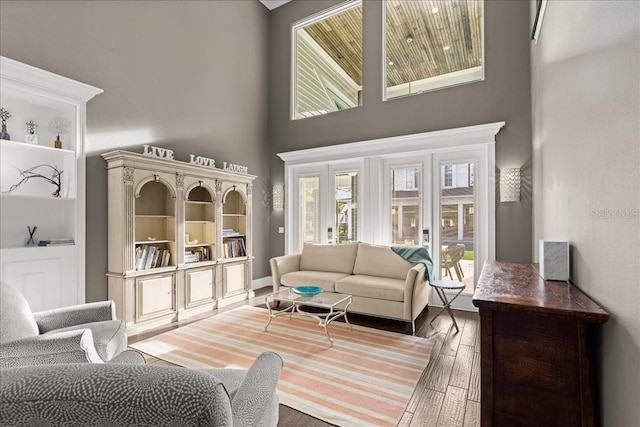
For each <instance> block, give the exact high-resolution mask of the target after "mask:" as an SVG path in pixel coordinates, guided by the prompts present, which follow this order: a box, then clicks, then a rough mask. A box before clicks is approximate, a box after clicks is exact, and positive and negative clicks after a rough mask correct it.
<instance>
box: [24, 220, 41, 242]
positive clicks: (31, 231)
mask: <svg viewBox="0 0 640 427" xmlns="http://www.w3.org/2000/svg"><path fill="white" fill-rule="evenodd" d="M37 229H38V226H37V225H34V226H33V229H31V226H30V225H27V230H29V238H28V239H27V242H26V243H25V246H38V243H39V242H38V239H36V238H35V237H33V236H34V235H35V234H36V230H37Z"/></svg>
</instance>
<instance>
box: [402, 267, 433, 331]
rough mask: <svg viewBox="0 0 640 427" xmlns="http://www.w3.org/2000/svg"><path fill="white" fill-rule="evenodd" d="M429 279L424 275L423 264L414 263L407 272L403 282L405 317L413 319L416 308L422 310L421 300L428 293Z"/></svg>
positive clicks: (415, 314)
mask: <svg viewBox="0 0 640 427" xmlns="http://www.w3.org/2000/svg"><path fill="white" fill-rule="evenodd" d="M428 283H429V281H428V280H427V277H426V267H425V266H424V264H416V265H414V266H413V267H412V268H411V269H410V270H409V271H408V272H407V278H406V280H405V284H404V295H405V297H404V315H405V319H412V320H413V319H415V318H416V317H417V316H418V314H420V313H419V312H418V313H415V311H417V310H420V311H421V310H422V308H423V307H421V305H422V300H423V299H424V296H426V295H428V293H429V289H428V288H429V286H428Z"/></svg>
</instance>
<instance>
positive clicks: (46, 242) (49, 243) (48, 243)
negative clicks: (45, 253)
mask: <svg viewBox="0 0 640 427" xmlns="http://www.w3.org/2000/svg"><path fill="white" fill-rule="evenodd" d="M75 244H76V242H75V241H74V240H73V239H49V240H40V241H39V242H38V246H66V245H75Z"/></svg>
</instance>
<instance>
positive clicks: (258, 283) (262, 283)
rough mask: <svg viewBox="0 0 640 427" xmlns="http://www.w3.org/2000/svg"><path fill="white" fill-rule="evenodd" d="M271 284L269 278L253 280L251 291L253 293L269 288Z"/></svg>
mask: <svg viewBox="0 0 640 427" xmlns="http://www.w3.org/2000/svg"><path fill="white" fill-rule="evenodd" d="M272 284H273V282H272V280H271V276H267V277H260V278H259V279H254V280H253V282H251V289H253V290H254V291H255V290H256V289H262V288H266V287H269V286H271V285H272Z"/></svg>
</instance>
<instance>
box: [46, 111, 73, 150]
mask: <svg viewBox="0 0 640 427" xmlns="http://www.w3.org/2000/svg"><path fill="white" fill-rule="evenodd" d="M69 126H71V122H70V121H69V120H67V119H65V118H64V117H60V116H56V117H54V118H53V119H51V121H50V122H49V131H50V132H52V133H55V134H56V140H55V142H54V146H55V147H56V148H62V141H61V140H60V135H63V134H65V133H67V132H69Z"/></svg>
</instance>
